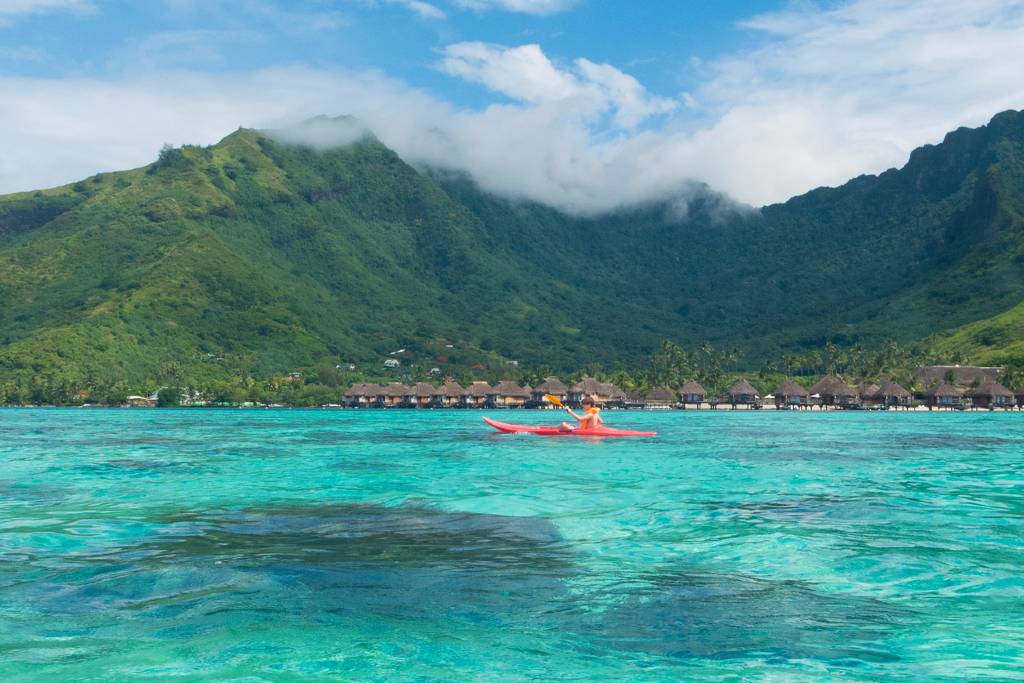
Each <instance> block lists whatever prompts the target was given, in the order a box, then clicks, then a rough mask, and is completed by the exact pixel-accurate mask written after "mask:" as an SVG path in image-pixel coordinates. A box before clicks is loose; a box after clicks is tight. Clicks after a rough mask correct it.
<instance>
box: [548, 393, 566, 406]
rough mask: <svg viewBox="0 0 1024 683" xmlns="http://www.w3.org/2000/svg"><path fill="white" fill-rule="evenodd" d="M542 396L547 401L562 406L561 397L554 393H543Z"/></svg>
mask: <svg viewBox="0 0 1024 683" xmlns="http://www.w3.org/2000/svg"><path fill="white" fill-rule="evenodd" d="M544 398H546V399H547V400H548V403H551V404H553V405H556V406H558V407H559V408H561V407H562V399H560V398H558V397H557V396H555V395H554V394H544Z"/></svg>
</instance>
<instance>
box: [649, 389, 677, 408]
mask: <svg viewBox="0 0 1024 683" xmlns="http://www.w3.org/2000/svg"><path fill="white" fill-rule="evenodd" d="M675 402H676V392H674V391H672V390H671V389H669V388H668V387H654V388H653V389H651V390H650V391H648V392H647V393H646V394H644V405H645V406H647V407H648V408H668V407H670V406H672V404H674V403H675Z"/></svg>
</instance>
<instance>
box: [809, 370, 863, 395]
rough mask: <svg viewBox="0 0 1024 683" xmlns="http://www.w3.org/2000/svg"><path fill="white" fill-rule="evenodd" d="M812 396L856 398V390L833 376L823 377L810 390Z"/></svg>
mask: <svg viewBox="0 0 1024 683" xmlns="http://www.w3.org/2000/svg"><path fill="white" fill-rule="evenodd" d="M810 392H811V393H812V394H821V395H822V396H856V395H857V390H856V389H854V388H853V387H851V386H850V385H849V384H847V383H846V382H844V381H843V380H841V379H839V378H838V377H836V376H835V375H825V376H824V377H822V378H821V379H819V380H818V381H817V382H816V383H815V384H814V386H812V387H811V388H810Z"/></svg>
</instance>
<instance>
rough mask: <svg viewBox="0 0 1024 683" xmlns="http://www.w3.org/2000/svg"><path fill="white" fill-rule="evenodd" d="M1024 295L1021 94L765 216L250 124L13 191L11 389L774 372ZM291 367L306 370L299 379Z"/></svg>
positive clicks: (943, 327)
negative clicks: (703, 349) (441, 169)
mask: <svg viewBox="0 0 1024 683" xmlns="http://www.w3.org/2000/svg"><path fill="white" fill-rule="evenodd" d="M680 206H684V207H685V211H680V208H679V207H680ZM1022 301H1024V113H1020V112H1006V113H1003V114H1000V115H998V116H996V117H995V118H994V119H993V120H992V122H991V123H990V124H989V125H987V126H984V127H982V128H978V129H971V130H968V129H961V130H958V131H955V132H953V133H950V134H949V135H948V136H947V138H946V140H945V141H944V142H943V143H942V144H940V145H935V146H928V147H924V148H921V149H919V150H916V151H915V152H914V153H913V154H912V155H911V158H910V160H909V162H908V163H907V164H906V166H905V167H903V168H902V169H899V170H890V171H887V172H886V173H883V174H881V175H880V176H864V177H860V178H857V179H855V180H852V181H850V182H849V183H847V184H846V185H844V186H842V187H839V188H822V189H818V190H814V191H813V192H810V193H808V194H806V195H803V196H801V197H796V198H794V199H792V200H790V201H788V202H786V203H784V204H779V205H773V206H769V207H766V208H764V209H761V210H756V211H755V210H751V209H748V208H744V207H737V206H733V205H731V204H730V203H729V202H728V201H726V200H723V199H722V198H720V197H717V196H715V195H714V194H713V193H711V192H710V191H707V190H701V189H699V188H698V189H697V190H693V189H692V188H691V189H689V190H688V191H687V195H686V197H685V201H684V200H683V198H677V199H674V200H671V201H666V202H664V203H660V204H654V205H649V206H644V207H638V208H631V209H623V210H621V211H618V212H615V213H613V214H610V215H603V216H595V217H573V216H569V215H566V214H564V213H561V212H558V211H556V210H554V209H551V208H548V207H544V206H540V205H536V204H530V203H523V202H512V201H509V200H506V199H501V198H497V197H494V196H490V195H487V194H485V193H483V192H481V191H480V190H479V189H477V188H476V187H475V185H474V184H473V183H472V182H471V181H469V180H468V179H465V178H459V177H450V176H445V175H440V174H434V173H422V172H417V171H416V170H414V169H413V168H411V167H410V166H408V165H407V164H406V163H404V162H403V161H402V160H401V159H400V158H399V157H398V156H397V155H395V154H394V153H393V152H391V151H390V150H388V149H387V148H386V147H384V146H383V145H381V144H380V143H379V142H377V141H376V140H375V139H373V138H372V137H366V138H365V139H363V140H361V141H359V142H357V143H356V144H354V145H351V146H349V147H346V148H344V149H339V150H335V151H331V152H326V153H321V152H316V151H314V150H312V149H309V148H304V147H298V146H291V145H284V144H281V143H279V142H276V141H275V140H273V139H272V138H270V137H268V136H267V135H264V134H261V133H259V132H257V131H252V130H245V129H240V130H238V131H236V132H235V133H232V134H231V135H229V136H228V137H227V138H225V139H224V140H223V141H221V142H220V143H219V144H217V145H214V146H212V147H207V148H199V147H183V148H180V149H170V148H169V149H165V150H164V151H163V152H162V153H161V155H160V158H159V159H158V160H157V161H156V162H154V163H153V164H152V165H150V166H148V167H146V168H143V169H137V170H133V171H126V172H122V173H109V174H101V175H97V176H94V177H92V178H89V179H86V180H83V181H81V182H79V183H75V184H74V185H71V186H67V187H62V188H56V189H53V190H46V191H41V192H35V193H23V194H18V195H11V196H8V197H0V391H2V392H4V395H5V396H6V398H4V396H0V399H3V400H6V401H9V402H18V401H20V400H26V401H28V400H32V401H34V400H35V398H34V397H42V396H47V397H50V398H51V399H53V397H57V398H58V399H59V398H61V397H63V398H66V399H68V400H67V401H64V400H57V401H56V402H74V401H80V400H85V399H89V400H104V399H108V398H117V397H121V396H124V395H127V394H128V393H136V392H140V391H155V390H156V389H158V388H160V387H162V386H173V387H201V388H203V390H204V391H209V392H212V393H214V394H216V393H218V392H219V393H220V394H223V395H225V396H228V395H230V397H231V398H237V397H238V395H239V394H242V395H246V396H252V397H257V396H262V395H263V394H265V395H266V397H269V399H270V401H269V402H277V401H276V400H277V399H281V400H282V401H283V400H285V399H288V398H289V396H284V398H282V396H283V394H282V391H284V392H292V393H293V394H294V393H295V392H299V393H301V392H303V391H305V392H307V393H309V394H310V396H309V400H311V401H312V400H313V399H314V398H317V399H320V398H327V400H323V401H321V402H324V403H326V402H331V400H336V398H334V399H330V398H328V397H329V396H334V395H335V394H336V392H335V391H334V388H335V386H332V381H334V380H332V381H325V382H321V381H320V378H319V375H320V374H322V372H321V371H325V370H324V369H330V370H331V371H334V370H335V365H347V364H348V363H350V362H351V363H355V364H356V365H357V367H358V371H357V372H356V373H347V374H344V373H343V374H344V376H343V377H341V378H338V379H337V382H338V383H341V382H342V381H344V382H348V381H352V380H356V379H360V378H362V377H369V378H379V377H385V376H386V375H385V374H384V373H383V368H382V363H383V361H384V360H385V359H386V358H395V359H398V360H399V361H400V363H401V368H400V369H399V370H398V371H396V372H394V373H392V374H393V375H395V376H396V377H400V378H406V377H408V378H418V377H426V376H427V371H428V370H429V369H430V368H432V367H437V368H439V369H440V371H441V372H442V373H444V374H448V375H454V376H457V377H463V378H467V379H468V378H471V376H474V375H475V376H479V377H482V378H489V377H502V376H519V375H520V374H523V373H529V372H536V371H539V369H544V370H546V371H551V372H561V373H567V372H576V371H581V372H582V371H586V372H589V373H591V374H597V373H603V374H604V375H607V376H614V375H615V373H626V374H627V375H629V376H630V377H631V378H632V379H631V381H648V378H650V376H649V372H648V369H647V368H648V364H649V359H650V358H651V355H652V354H654V353H655V352H656V351H658V349H659V348H660V345H661V344H662V342H663V341H664V340H672V341H673V342H674V343H677V344H680V345H682V346H685V347H686V348H690V349H699V348H700V345H701V344H709V345H714V346H715V347H718V348H723V349H729V352H728V354H726V355H727V357H728V358H727V361H721V359H719V361H716V362H717V363H718V365H720V366H722V369H721V372H722V373H725V374H728V372H732V371H739V370H744V371H747V372H755V373H758V372H760V373H762V374H765V376H766V377H767V376H768V374H770V373H772V372H775V373H781V372H789V373H792V374H798V375H799V374H800V370H799V369H798V368H796V367H794V366H793V363H792V362H790V363H789V365H787V361H786V358H787V357H788V358H790V360H791V361H792V359H793V358H799V357H804V356H810V355H811V354H813V353H815V352H818V353H819V354H820V353H821V350H822V349H825V348H826V347H828V346H834V347H835V348H837V349H841V350H842V352H843V353H847V354H854V355H855V350H856V349H858V348H860V349H881V348H884V347H885V346H886V344H887V343H888V342H889V341H890V340H894V341H895V343H897V344H898V345H902V346H901V348H915V349H917V351H916V353H917V354H918V356H920V357H921V358H924V357H925V356H927V355H928V354H932V355H939V356H943V357H953V356H955V357H957V358H962V359H963V360H970V361H993V362H1001V363H1002V362H1005V363H1010V364H1011V365H1013V364H1021V361H1022V358H1024V343H1022V342H1021V339H1022V334H1021V332H1022V331H1024V323H1022V322H1021V321H1022V320H1024V313H1022V311H1021V308H1020V305H1021V302H1022ZM955 330H958V331H956V332H955V333H954V331H955ZM925 339H928V340H929V341H928V342H927V343H921V341H922V340H925ZM716 353H721V352H716ZM865 353H866V352H865ZM390 354H394V355H390ZM915 357H916V356H915ZM708 363H710V361H708ZM711 365H714V363H711ZM318 369H319V370H318ZM294 370H301V371H303V372H304V376H305V378H306V381H304V382H301V383H294V382H291V383H285V384H287V385H288V386H287V387H284V388H283V389H282V386H283V385H282V384H281V383H278V382H275V380H274V378H275V377H281V376H284V375H286V374H287V373H288V372H290V371H294ZM766 373H767V374H766ZM313 377H318V379H317V380H316V381H310V380H311V378H313ZM709 381H711V382H712V383H714V382H715V381H717V380H714V379H711V380H709ZM766 381H767V380H766ZM260 392H263V394H261V393H260ZM314 394H315V396H314ZM290 398H293V399H294V398H296V397H295V396H290ZM296 400H298V399H296Z"/></svg>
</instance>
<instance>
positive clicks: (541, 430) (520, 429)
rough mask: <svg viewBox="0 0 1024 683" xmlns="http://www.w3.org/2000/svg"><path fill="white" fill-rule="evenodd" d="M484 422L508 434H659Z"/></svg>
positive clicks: (599, 428) (655, 433)
mask: <svg viewBox="0 0 1024 683" xmlns="http://www.w3.org/2000/svg"><path fill="white" fill-rule="evenodd" d="M484 422H486V423H487V424H489V425H491V426H492V427H494V428H495V429H497V430H498V431H499V432H504V433H506V434H540V435H541V436H657V434H658V433H657V432H634V431H632V430H629V429H613V428H612V427H597V428H596V429H562V428H561V427H534V426H531V425H511V424H508V423H507V422H498V421H497V420H492V419H491V418H489V417H485V418H484Z"/></svg>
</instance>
